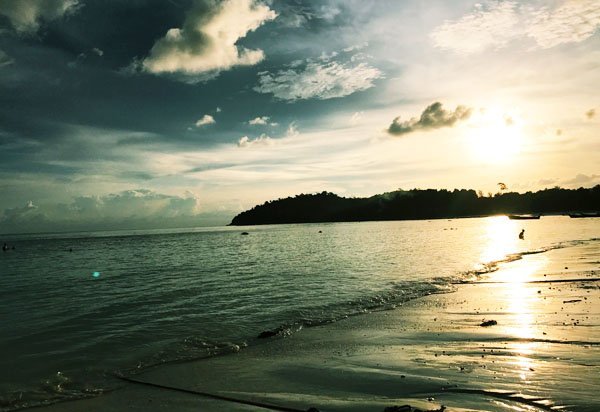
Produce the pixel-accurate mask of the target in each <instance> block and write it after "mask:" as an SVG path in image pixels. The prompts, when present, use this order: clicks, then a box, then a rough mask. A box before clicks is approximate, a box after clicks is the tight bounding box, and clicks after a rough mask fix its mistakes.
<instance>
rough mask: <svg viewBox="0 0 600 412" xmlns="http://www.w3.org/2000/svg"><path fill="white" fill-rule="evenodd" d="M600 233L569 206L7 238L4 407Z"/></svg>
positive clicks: (438, 289) (384, 300)
mask: <svg viewBox="0 0 600 412" xmlns="http://www.w3.org/2000/svg"><path fill="white" fill-rule="evenodd" d="M522 228H524V229H525V230H526V232H525V240H519V239H518V233H519V232H520V230H521V229H522ZM242 231H248V232H249V235H248V236H241V232H242ZM319 231H322V233H319ZM593 238H596V239H597V238H600V219H569V218H568V217H562V216H556V217H543V218H542V219H540V220H536V221H533V220H532V221H518V222H517V221H510V220H508V219H506V218H505V217H492V218H478V219H455V220H433V221H402V222H368V223H335V224H306V225H279V226H260V227H244V228H235V227H223V228H210V229H191V230H171V231H169V230H160V231H129V232H96V233H76V234H60V235H22V236H18V235H12V236H4V237H3V238H2V237H1V236H0V241H2V242H8V243H9V245H11V246H12V245H14V246H15V250H9V251H7V252H3V253H2V254H0V322H1V325H2V327H1V328H0V353H2V357H0V371H1V372H0V374H1V375H0V408H3V409H7V410H9V409H12V408H15V407H17V406H22V405H28V404H34V403H36V402H44V401H48V400H56V399H63V398H71V397H78V396H84V395H88V394H94V393H99V392H101V391H102V390H104V389H107V388H110V387H111V386H112V385H114V381H113V380H112V379H111V374H112V373H113V372H114V371H122V372H125V373H135V371H136V370H143V369H144V368H146V367H148V366H151V365H156V364H160V363H164V362H169V361H173V360H178V359H190V358H195V357H200V356H210V355H211V354H214V353H219V352H223V351H229V350H243V347H244V346H245V345H248V344H250V345H252V344H256V343H257V342H258V340H257V339H256V337H257V335H258V334H259V333H260V332H262V331H265V330H277V331H280V332H281V333H282V334H285V333H292V332H294V331H297V330H298V329H300V328H301V327H303V326H304V327H306V326H309V325H312V324H319V323H322V322H328V321H335V320H337V319H340V318H343V317H345V316H349V315H355V314H360V313H364V312H368V311H371V310H378V309H382V308H389V307H394V306H396V305H400V304H402V302H404V301H406V300H408V299H412V298H415V297H418V296H423V295H425V294H429V293H443V292H448V291H451V290H452V288H453V285H452V284H453V282H456V281H459V280H461V279H464V278H465V277H469V276H472V273H473V271H476V270H481V269H482V268H483V266H482V264H483V263H486V262H490V261H494V260H500V259H503V258H505V257H506V256H507V255H509V254H513V253H520V252H525V251H531V250H538V249H543V248H548V247H553V246H556V245H563V246H565V245H566V246H568V244H569V242H573V241H576V240H586V239H593Z"/></svg>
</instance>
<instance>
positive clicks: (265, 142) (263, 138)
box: [238, 133, 274, 147]
mask: <svg viewBox="0 0 600 412" xmlns="http://www.w3.org/2000/svg"><path fill="white" fill-rule="evenodd" d="M272 144H274V141H273V139H271V137H269V136H267V135H266V134H264V133H263V134H261V135H260V136H259V137H257V138H256V139H251V138H249V137H248V136H243V137H241V138H240V140H238V147H252V146H271V145H272Z"/></svg>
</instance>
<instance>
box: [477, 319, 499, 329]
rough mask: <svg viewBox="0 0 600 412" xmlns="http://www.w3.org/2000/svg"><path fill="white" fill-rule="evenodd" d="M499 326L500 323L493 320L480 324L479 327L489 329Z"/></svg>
mask: <svg viewBox="0 0 600 412" xmlns="http://www.w3.org/2000/svg"><path fill="white" fill-rule="evenodd" d="M497 324H498V322H496V321H495V320H493V319H492V320H486V321H483V322H481V323H480V324H479V326H483V327H488V326H494V325H497Z"/></svg>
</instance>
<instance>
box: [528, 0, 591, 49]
mask: <svg viewBox="0 0 600 412" xmlns="http://www.w3.org/2000/svg"><path fill="white" fill-rule="evenodd" d="M598 27H600V2H598V1H597V0H570V1H566V2H564V4H562V5H561V6H560V7H557V8H556V9H554V10H548V9H547V8H542V9H540V10H537V11H535V12H534V13H533V16H532V19H531V22H530V24H529V25H528V27H527V34H528V35H529V36H530V37H533V38H534V39H535V41H536V42H537V44H538V45H539V46H540V47H542V48H544V49H547V48H550V47H554V46H557V45H559V44H563V43H577V42H580V41H583V40H585V39H587V38H588V37H590V36H592V35H593V34H594V33H595V32H596V30H597V29H598Z"/></svg>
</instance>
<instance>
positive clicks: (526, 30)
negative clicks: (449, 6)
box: [430, 0, 600, 54]
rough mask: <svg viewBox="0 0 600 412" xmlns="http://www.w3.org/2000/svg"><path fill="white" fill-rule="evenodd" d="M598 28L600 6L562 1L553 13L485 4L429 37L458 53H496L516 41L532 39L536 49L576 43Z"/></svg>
mask: <svg viewBox="0 0 600 412" xmlns="http://www.w3.org/2000/svg"><path fill="white" fill-rule="evenodd" d="M598 27H600V3H598V1H596V0H565V1H562V2H559V5H558V6H556V7H555V8H553V9H549V8H548V7H541V8H534V7H528V6H523V5H519V4H518V3H517V2H514V1H503V2H502V1H488V2H486V3H484V4H483V5H482V4H479V3H478V4H476V5H475V8H474V10H473V11H472V12H471V13H469V14H466V15H464V16H463V17H461V18H460V19H458V20H448V21H445V22H444V23H443V24H442V25H440V26H438V27H437V28H435V29H434V30H433V32H432V33H431V34H430V37H431V40H432V42H433V44H434V46H436V47H438V48H441V49H447V50H452V51H455V52H458V53H464V54H469V53H478V52H482V51H484V50H487V49H498V48H501V47H504V46H506V45H507V44H508V43H509V42H511V41H512V40H515V39H523V38H527V37H528V38H531V39H532V40H534V41H535V44H536V45H537V47H540V48H550V47H554V46H557V45H560V44H565V43H577V42H581V41H584V40H586V39H587V38H589V37H590V36H592V35H593V34H594V33H595V31H596V30H597V29H598Z"/></svg>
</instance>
